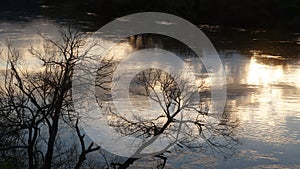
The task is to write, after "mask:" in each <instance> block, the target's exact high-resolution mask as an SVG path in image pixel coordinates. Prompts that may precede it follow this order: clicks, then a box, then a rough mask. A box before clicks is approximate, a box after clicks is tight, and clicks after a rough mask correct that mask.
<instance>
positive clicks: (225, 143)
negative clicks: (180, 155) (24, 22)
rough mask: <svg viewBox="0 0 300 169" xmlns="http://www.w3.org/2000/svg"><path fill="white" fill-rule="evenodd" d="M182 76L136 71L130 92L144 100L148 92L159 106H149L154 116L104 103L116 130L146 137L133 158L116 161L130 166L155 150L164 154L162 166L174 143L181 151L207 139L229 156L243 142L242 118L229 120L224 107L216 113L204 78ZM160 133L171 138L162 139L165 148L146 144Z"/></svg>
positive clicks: (196, 147) (198, 148) (196, 148)
mask: <svg viewBox="0 0 300 169" xmlns="http://www.w3.org/2000/svg"><path fill="white" fill-rule="evenodd" d="M121 76H122V75H121ZM183 76H184V75H176V74H175V75H171V74H169V73H167V72H164V71H162V70H159V69H147V70H144V71H142V72H140V73H138V74H137V75H136V76H135V78H134V79H133V80H132V82H131V88H130V89H129V90H130V91H131V94H132V95H131V97H139V100H143V102H145V103H147V101H146V98H148V99H149V101H150V105H149V106H150V107H152V108H153V106H156V108H155V109H151V110H149V111H148V112H146V113H150V114H152V115H150V116H147V115H145V114H143V113H140V114H138V113H135V112H133V111H132V110H128V112H132V113H125V114H122V113H120V112H118V111H117V110H116V108H114V106H113V105H110V106H109V108H108V107H106V108H105V109H106V110H107V116H108V118H107V119H109V120H108V124H109V125H110V126H111V127H113V128H114V129H115V131H116V132H118V133H120V134H122V135H123V136H132V137H134V138H137V139H141V140H144V141H143V142H142V143H141V144H140V145H139V146H138V147H136V151H135V152H134V154H133V155H132V156H131V157H130V158H128V159H127V160H126V161H125V162H120V163H112V165H113V166H118V167H119V168H127V167H129V166H130V165H131V164H133V163H134V162H135V161H136V160H138V159H140V158H142V157H147V156H153V157H156V158H159V159H162V160H163V163H162V164H161V165H160V167H161V168H163V167H164V166H165V163H166V160H167V158H166V157H165V156H164V153H166V152H170V151H171V150H170V149H171V148H172V147H173V148H174V149H176V150H177V152H178V150H184V151H186V150H188V151H192V152H195V151H196V152H200V151H203V149H204V147H205V145H208V147H210V148H211V150H214V151H213V152H216V151H217V152H222V153H223V155H224V156H229V155H231V154H232V150H233V148H234V146H235V145H236V144H237V143H238V140H237V139H236V138H234V134H233V130H234V128H235V127H236V126H237V123H236V122H230V121H229V120H228V119H227V118H226V117H225V115H226V114H225V113H223V117H221V118H219V119H218V118H215V117H213V115H212V114H211V113H210V112H209V108H208V103H207V102H206V100H205V99H204V96H201V95H202V94H203V91H202V89H203V86H204V82H201V84H199V86H197V87H192V86H190V85H189V82H188V80H189V79H188V78H185V77H183ZM132 86H133V87H132ZM141 96H142V97H144V99H141ZM149 101H148V103H149ZM135 106H136V105H135ZM161 138H163V139H165V140H167V141H166V142H167V144H164V145H162V146H161V149H160V150H156V151H154V152H147V148H151V146H152V144H154V142H155V141H158V140H159V139H161ZM132 144H133V143H132ZM133 145H135V144H133ZM131 148H132V147H129V148H128V149H131ZM145 151H146V152H145Z"/></svg>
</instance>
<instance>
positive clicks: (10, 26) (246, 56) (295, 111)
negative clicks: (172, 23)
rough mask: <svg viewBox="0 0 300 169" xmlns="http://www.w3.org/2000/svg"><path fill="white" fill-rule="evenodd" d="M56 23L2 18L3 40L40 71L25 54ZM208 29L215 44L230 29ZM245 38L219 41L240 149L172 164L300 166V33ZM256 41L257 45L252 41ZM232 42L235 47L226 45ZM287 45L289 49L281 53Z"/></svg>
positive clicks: (125, 47)
mask: <svg viewBox="0 0 300 169" xmlns="http://www.w3.org/2000/svg"><path fill="white" fill-rule="evenodd" d="M55 25H59V23H56V22H54V21H50V20H47V19H39V20H33V21H30V22H21V21H18V22H16V21H1V22H0V38H1V40H6V39H7V40H9V41H10V42H11V44H13V45H14V46H15V47H16V48H18V49H20V51H21V53H22V54H24V56H25V58H24V63H25V65H26V64H27V65H28V68H32V69H33V70H36V69H37V68H38V66H37V65H38V61H37V60H36V59H35V58H32V57H27V56H26V55H27V54H28V53H27V49H28V48H29V47H30V45H33V46H34V45H38V46H39V45H40V44H39V43H40V40H39V38H38V36H37V35H36V34H37V33H38V32H46V33H48V34H49V35H51V34H54V32H55V30H56V28H55ZM206 27H207V26H206ZM204 28H205V27H203V29H204ZM241 31H244V30H241V29H233V30H232V32H234V33H237V34H238V33H239V32H241ZM208 32H209V33H208V35H209V36H208V37H209V38H212V39H213V42H219V41H218V38H219V37H218V34H220V33H224V34H226V33H227V32H225V31H224V30H222V29H219V30H217V32H215V31H209V30H208ZM262 34H264V33H262ZM266 34H267V33H266ZM247 35H248V36H247ZM244 36H246V39H248V38H247V37H249V39H252V40H253V41H249V40H245V39H238V38H232V39H229V40H228V37H227V38H226V41H224V42H223V43H217V45H216V48H217V50H218V52H219V56H220V58H221V60H222V63H223V65H224V68H225V71H226V78H227V103H226V109H225V111H226V112H229V114H230V118H231V119H232V120H236V121H238V127H237V128H236V129H235V130H234V132H235V133H234V134H235V135H236V137H237V138H238V139H239V140H240V143H239V145H237V151H236V153H235V154H234V155H233V156H231V157H228V158H221V157H219V156H213V155H211V154H210V155H207V154H203V155H199V154H198V155H195V154H193V153H185V154H178V155H176V156H169V157H168V161H167V166H168V167H171V168H202V167H212V168H215V167H217V168H248V167H249V168H300V160H299V157H300V55H299V53H298V51H299V50H298V48H299V34H293V35H292V36H291V38H292V39H291V40H290V41H287V40H286V39H285V40H284V41H283V40H281V39H280V38H279V39H275V40H274V39H273V37H272V36H270V37H264V38H263V39H262V40H260V41H257V38H253V37H252V36H253V34H250V33H249V34H245V35H244ZM222 38H223V37H221V38H220V39H222ZM289 38H290V36H289ZM220 41H221V40H220ZM232 41H234V42H232ZM245 41H246V42H249V46H248V47H247V48H246V49H245V48H244V47H241V46H240V45H238V44H241V43H246V42H245ZM256 42H257V44H258V45H257V46H256V45H253V44H256ZM261 42H265V44H264V46H268V44H270V46H271V44H272V45H273V46H275V47H276V48H279V51H280V52H277V53H276V51H275V52H274V51H272V47H270V48H269V49H270V51H268V48H267V49H265V48H263V47H260V46H259V44H261ZM163 43H168V42H163ZM227 43H230V44H231V45H226V44H227ZM235 44H236V46H235ZM274 44H275V45H274ZM164 45H165V46H168V44H164ZM161 46H162V45H161ZM161 46H157V47H161ZM171 46H172V45H171ZM166 48H168V47H166ZM171 48H172V50H174V51H177V54H178V55H180V54H181V52H182V50H181V49H179V48H181V46H177V45H175V46H172V47H171ZM284 49H286V50H288V51H287V52H286V53H285V52H281V51H284ZM134 50H136V48H134V47H132V45H131V44H130V41H128V42H127V41H126V42H123V43H121V44H119V48H117V50H116V51H117V52H119V53H121V54H119V55H122V54H123V55H124V54H126V52H127V53H128V52H131V51H134ZM124 51H126V52H124ZM183 51H184V50H183ZM245 51H246V52H245ZM184 55H187V54H186V53H184ZM4 67H5V60H4V58H1V60H0V69H2V70H3V69H4Z"/></svg>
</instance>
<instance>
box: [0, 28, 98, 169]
mask: <svg viewBox="0 0 300 169" xmlns="http://www.w3.org/2000/svg"><path fill="white" fill-rule="evenodd" d="M86 36H87V35H86V34H84V33H81V32H79V31H75V30H72V29H71V28H69V29H60V36H59V38H56V39H51V38H49V37H48V36H45V35H43V34H40V37H41V38H42V39H43V47H42V49H41V48H34V47H31V49H30V50H29V52H30V53H31V55H32V56H34V57H35V58H37V59H38V60H39V62H40V63H41V67H40V70H38V71H33V72H32V71H31V72H30V71H27V70H26V69H24V67H22V64H21V63H22V62H21V59H22V57H24V56H21V54H20V53H19V52H18V51H16V50H15V49H14V48H13V47H12V46H11V44H9V43H8V42H6V43H5V44H6V47H7V48H6V49H5V50H4V51H5V52H3V53H2V55H4V56H6V58H7V63H6V70H5V71H4V73H3V79H4V80H3V84H1V86H0V128H1V131H0V139H1V144H0V151H1V153H2V156H3V157H5V158H9V157H10V156H13V154H14V152H17V153H21V154H23V155H24V156H22V155H21V154H20V158H19V159H20V160H21V161H23V162H24V164H23V166H19V167H21V168H24V167H25V168H30V169H33V168H45V169H50V168H52V167H53V168H59V167H62V166H66V165H67V164H66V163H67V162H68V163H73V164H74V168H81V167H82V165H83V163H84V161H85V160H86V155H87V154H88V153H91V152H94V151H97V150H99V149H100V147H99V146H96V145H94V143H90V144H89V145H88V146H87V145H86V144H87V142H86V140H85V139H84V138H85V135H84V134H82V131H81V129H80V127H79V124H78V122H79V115H78V114H76V113H75V112H74V108H73V105H72V97H71V87H72V81H71V78H72V75H73V68H74V65H75V64H76V62H77V61H78V60H79V59H80V57H85V55H86V54H87V52H88V50H89V49H85V50H86V51H81V50H82V47H83V46H84V45H85V39H86ZM62 125H63V126H67V127H69V128H70V129H68V130H71V131H74V135H75V136H77V138H78V141H79V144H77V145H79V146H80V147H81V148H80V150H77V148H76V147H77V145H75V148H72V147H71V148H70V149H67V150H63V148H61V147H63V145H60V143H59V137H58V134H59V130H60V128H62ZM61 132H64V131H61ZM59 146H60V147H59ZM60 148H61V149H60ZM78 151H79V153H78ZM24 153H26V154H24ZM68 153H69V155H70V156H69V155H68ZM76 154H78V156H76ZM24 157H26V158H24ZM72 158H75V159H72ZM76 158H77V159H76ZM70 166H72V165H70Z"/></svg>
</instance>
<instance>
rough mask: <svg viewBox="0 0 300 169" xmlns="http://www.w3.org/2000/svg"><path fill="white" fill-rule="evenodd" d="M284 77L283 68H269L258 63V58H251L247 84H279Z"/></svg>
mask: <svg viewBox="0 0 300 169" xmlns="http://www.w3.org/2000/svg"><path fill="white" fill-rule="evenodd" d="M283 76H284V73H283V69H282V66H268V65H264V64H260V63H257V59H256V58H251V60H250V63H249V67H248V75H247V84H249V85H264V86H266V85H270V84H272V83H276V82H279V81H280V80H282V78H283Z"/></svg>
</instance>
